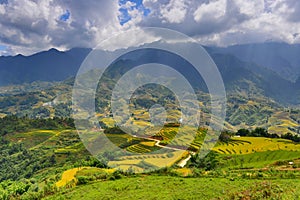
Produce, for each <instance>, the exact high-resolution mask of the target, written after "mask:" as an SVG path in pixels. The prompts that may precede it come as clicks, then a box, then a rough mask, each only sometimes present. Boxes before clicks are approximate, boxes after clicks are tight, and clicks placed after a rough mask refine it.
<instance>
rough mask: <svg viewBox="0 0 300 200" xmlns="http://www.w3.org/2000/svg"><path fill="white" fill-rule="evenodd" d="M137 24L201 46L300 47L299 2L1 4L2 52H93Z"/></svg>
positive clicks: (31, 0)
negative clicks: (178, 35) (179, 35)
mask: <svg viewBox="0 0 300 200" xmlns="http://www.w3.org/2000/svg"><path fill="white" fill-rule="evenodd" d="M54 2H55V3H54ZM24 11H32V12H24ZM49 13H51V15H49ZM143 16H144V17H143ZM116 18H118V19H116ZM57 21H60V23H57ZM64 22H67V23H64ZM128 22H130V23H128ZM141 26H142V27H144V26H145V27H148V26H151V27H162V28H169V29H172V30H176V31H179V32H182V33H184V34H186V35H188V36H190V37H193V38H194V39H196V40H197V41H198V42H200V43H201V44H204V45H216V46H228V45H233V44H244V43H260V42H264V41H279V42H288V43H295V44H299V43H300V1H299V0H255V1H250V0H248V1H245V0H210V1H208V0H147V1H146V0H85V1H71V0H54V1H49V0H0V30H1V32H0V54H13V55H15V54H19V53H21V54H25V55H30V54H32V53H36V52H39V51H42V50H47V49H50V48H58V49H60V50H64V49H69V48H73V47H89V48H93V47H95V46H96V45H97V44H98V43H99V42H101V41H102V39H103V38H107V37H110V36H111V34H116V33H118V32H119V31H123V30H128V29H130V28H138V27H141ZM70 36H72V37H70ZM128 40H130V38H128ZM124 42H126V44H127V43H129V41H124ZM132 42H134V41H132Z"/></svg>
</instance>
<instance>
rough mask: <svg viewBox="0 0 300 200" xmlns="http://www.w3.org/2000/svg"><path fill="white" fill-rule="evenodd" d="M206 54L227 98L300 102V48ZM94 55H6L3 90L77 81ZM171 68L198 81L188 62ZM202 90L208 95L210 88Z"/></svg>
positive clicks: (252, 47) (149, 55)
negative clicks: (243, 96) (238, 95)
mask: <svg viewBox="0 0 300 200" xmlns="http://www.w3.org/2000/svg"><path fill="white" fill-rule="evenodd" d="M205 49H206V50H207V51H208V53H209V54H210V55H211V57H212V58H213V60H214V62H215V63H216V65H217V67H218V69H219V71H220V73H221V75H222V78H223V80H224V83H225V88H226V91H227V93H231V94H235V93H247V94H248V95H250V96H251V95H263V96H266V97H268V98H272V99H274V100H276V101H277V102H279V103H282V104H286V105H297V104H299V103H300V102H299V98H298V97H299V94H300V79H298V77H299V74H300V57H299V55H300V45H289V44H284V43H263V44H247V45H236V46H229V47H226V48H220V47H205ZM90 51H91V49H87V48H74V49H70V50H68V51H65V52H61V51H58V50H56V49H50V50H48V51H44V52H40V53H37V54H34V55H31V56H23V55H17V56H2V57H0V86H7V85H12V84H23V83H31V82H34V81H47V82H53V81H63V80H65V79H68V78H70V77H74V76H75V75H76V73H77V71H78V69H79V67H80V65H81V63H82V62H83V61H84V59H85V58H86V56H87V55H88V54H89V52H90ZM153 58H156V60H159V59H160V57H159V55H157V52H154V51H146V50H145V51H143V50H142V51H141V53H140V54H139V56H138V57H130V56H129V57H128V56H127V57H126V58H121V59H119V60H118V61H116V62H115V63H114V64H115V66H116V67H115V69H116V70H117V71H118V72H120V69H121V66H123V65H126V64H128V63H131V65H137V64H139V63H141V61H145V60H151V59H153ZM165 62H166V61H165ZM166 64H169V65H173V66H175V68H176V69H178V70H179V71H181V72H182V73H184V74H186V75H188V76H189V75H191V76H192V77H193V74H194V72H193V71H191V70H190V68H188V67H184V65H187V63H186V62H185V61H180V60H178V59H177V60H176V59H169V61H168V62H166ZM121 71H122V70H121ZM198 78H200V79H201V77H194V81H198ZM200 79H199V80H200ZM200 82H201V81H200ZM200 85H202V86H203V84H200ZM204 85H205V84H204ZM201 89H202V90H205V87H202V88H201Z"/></svg>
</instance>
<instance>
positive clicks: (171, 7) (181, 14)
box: [160, 0, 187, 23]
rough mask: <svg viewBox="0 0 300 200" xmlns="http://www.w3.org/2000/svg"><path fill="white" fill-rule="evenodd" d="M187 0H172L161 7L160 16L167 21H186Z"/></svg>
mask: <svg viewBox="0 0 300 200" xmlns="http://www.w3.org/2000/svg"><path fill="white" fill-rule="evenodd" d="M185 2H186V1H185V0H170V2H169V3H168V4H166V5H164V4H163V5H161V7H160V13H161V16H160V18H161V19H162V20H163V22H164V23H165V22H167V23H181V22H183V21H184V19H185V16H186V13H187V5H186V3H185Z"/></svg>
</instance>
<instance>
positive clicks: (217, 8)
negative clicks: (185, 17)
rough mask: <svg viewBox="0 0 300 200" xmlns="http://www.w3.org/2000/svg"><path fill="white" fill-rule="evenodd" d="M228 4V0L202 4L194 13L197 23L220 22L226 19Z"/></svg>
mask: <svg viewBox="0 0 300 200" xmlns="http://www.w3.org/2000/svg"><path fill="white" fill-rule="evenodd" d="M226 4H227V2H226V0H216V1H212V2H210V3H203V4H201V5H200V6H199V7H198V8H197V10H196V11H195V12H194V19H195V21H196V22H200V21H206V20H219V19H221V18H223V17H225V12H226Z"/></svg>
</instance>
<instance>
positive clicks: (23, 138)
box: [6, 130, 57, 148]
mask: <svg viewBox="0 0 300 200" xmlns="http://www.w3.org/2000/svg"><path fill="white" fill-rule="evenodd" d="M56 134H57V131H52V130H36V131H31V132H25V133H14V134H8V135H7V136H6V139H8V140H10V141H12V142H18V143H22V144H23V145H24V146H25V147H26V148H31V147H34V146H36V145H38V144H40V143H42V142H44V141H46V140H48V139H49V138H51V137H52V136H54V135H56Z"/></svg>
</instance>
